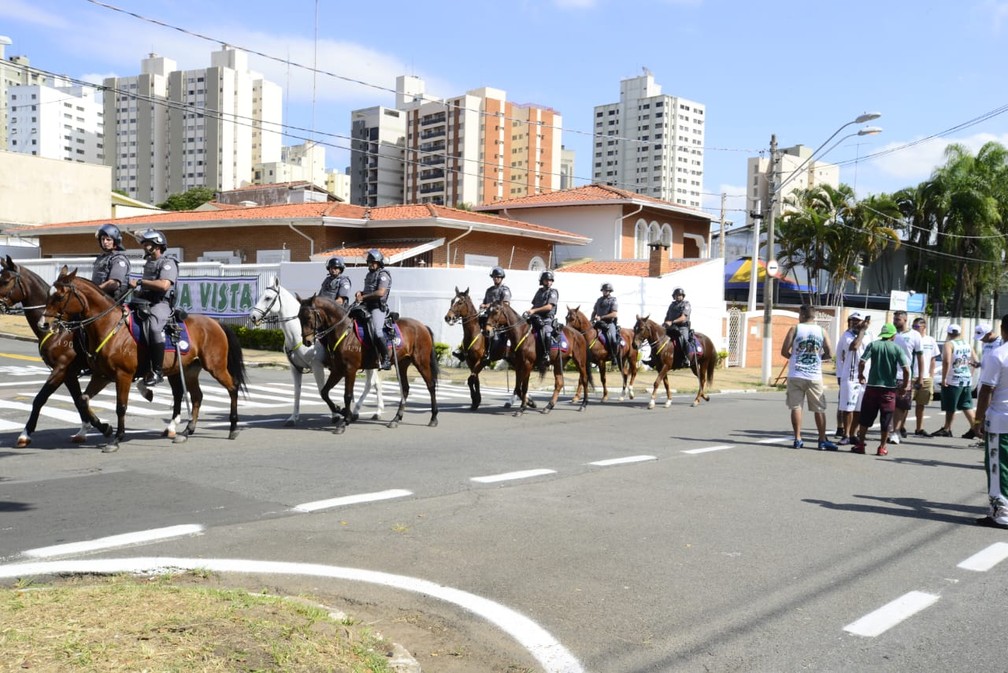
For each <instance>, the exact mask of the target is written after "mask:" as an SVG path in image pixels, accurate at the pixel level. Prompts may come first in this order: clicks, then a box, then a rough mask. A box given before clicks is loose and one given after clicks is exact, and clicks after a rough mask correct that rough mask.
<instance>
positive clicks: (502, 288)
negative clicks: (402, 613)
mask: <svg viewBox="0 0 1008 673" xmlns="http://www.w3.org/2000/svg"><path fill="white" fill-rule="evenodd" d="M495 274H500V278H503V277H504V270H503V269H501V268H500V267H495V268H494V270H493V272H492V273H491V274H490V275H491V277H492V276H494V275H495ZM505 302H507V303H510V302H511V288H509V287H508V286H507V285H505V284H504V283H503V282H502V283H500V284H499V285H498V284H496V283H494V284H493V285H491V286H490V287H488V288H487V291H486V292H485V293H484V294H483V303H482V304H480V307H481V308H485V307H487V306H490V305H491V304H503V303H505ZM486 321H487V319H486V316H485V315H484V314H483V312H482V311H481V312H480V317H479V324H480V327H481V328H484V327H486ZM499 339H500V337H499V336H498V335H497V333H496V332H494V333H493V334H491V335H490V341H489V342H488V343H487V345H486V348H485V349H483V362H484V364H489V363H490V351H491V350H494V349H495V348H496V347H497V342H498V340H499Z"/></svg>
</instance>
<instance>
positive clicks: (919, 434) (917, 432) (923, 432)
mask: <svg viewBox="0 0 1008 673" xmlns="http://www.w3.org/2000/svg"><path fill="white" fill-rule="evenodd" d="M930 436H931V435H929V434H928V433H927V430H924V429H920V430H914V437H930Z"/></svg>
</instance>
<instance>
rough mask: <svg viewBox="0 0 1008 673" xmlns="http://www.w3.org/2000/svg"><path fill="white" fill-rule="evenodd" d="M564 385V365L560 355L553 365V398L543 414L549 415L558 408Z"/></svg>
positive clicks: (544, 408)
mask: <svg viewBox="0 0 1008 673" xmlns="http://www.w3.org/2000/svg"><path fill="white" fill-rule="evenodd" d="M563 383H564V380H563V364H562V360H561V359H560V356H559V355H558V356H557V359H556V361H555V362H554V363H553V396H552V397H551V398H550V401H549V402H548V403H547V404H546V406H545V407H543V410H542V413H544V414H548V413H549V412H551V411H553V408H554V407H556V403H557V400H558V399H560V390H561V388H563Z"/></svg>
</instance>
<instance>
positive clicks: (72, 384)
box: [0, 255, 153, 448]
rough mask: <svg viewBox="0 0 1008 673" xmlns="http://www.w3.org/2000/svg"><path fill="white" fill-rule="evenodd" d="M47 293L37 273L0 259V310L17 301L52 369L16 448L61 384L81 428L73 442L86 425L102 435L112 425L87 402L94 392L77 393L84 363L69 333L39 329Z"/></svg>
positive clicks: (21, 445)
mask: <svg viewBox="0 0 1008 673" xmlns="http://www.w3.org/2000/svg"><path fill="white" fill-rule="evenodd" d="M48 296H49V283H47V282H45V281H44V280H42V278H41V277H39V275H38V274H36V273H34V272H33V271H31V270H30V269H27V268H24V267H19V266H18V265H17V264H16V263H15V262H14V260H13V259H11V257H10V255H8V256H7V259H6V260H0V312H3V313H11V312H13V309H14V307H15V306H16V305H17V304H21V310H22V311H23V312H24V316H25V319H26V320H27V321H28V326H29V327H31V329H32V332H34V333H35V338H36V339H38V342H39V355H40V356H41V357H42V361H43V362H44V363H45V364H46V365H47V366H48V367H49V368H50V369H51V370H52V371H51V372H50V373H49V377H48V378H47V379H46V380H45V383H43V384H42V387H41V388H40V389H39V391H38V393H36V395H35V399H34V400H32V409H31V413H30V414H29V416H28V422H27V423H25V428H24V430H22V431H21V435H20V436H19V437H18V439H17V446H18V448H25V447H27V446H29V445H31V435H32V433H33V432H35V428H36V426H37V425H38V419H39V414H40V413H41V411H42V407H43V406H45V403H46V402H48V401H49V398H50V397H51V396H52V394H53V393H54V392H56V390H57V389H58V388H59V387H60V386H61V385H64V386H66V389H67V391H68V392H69V393H70V397H71V399H73V403H74V407H76V408H77V412H78V413H79V414H80V418H81V428H80V430H79V431H78V432H77V434H75V435H73V436H72V437H71V438H70V441H72V442H73V443H75V444H80V443H82V442H83V441H84V439H85V437H86V436H87V427H88V426H89V425H91V426H93V427H94V428H95V429H96V430H98V431H99V432H101V433H102V434H103V435H105V436H106V437H108V436H109V435H111V434H112V426H110V425H109V424H108V423H103V422H102V421H101V420H99V419H98V418H97V417H96V416H95V415H94V413H92V411H91V409H90V407H89V406H88V403H87V400H88V399H89V398H90V396H92V395H94V393H93V392H92V393H89V395H88V397H84V396H83V395H82V394H81V387H80V380H79V377H80V374H81V371H83V370H84V368H85V367H86V360H85V359H84V357H83V356H82V355H80V354H78V353H77V351H76V349H75V348H74V343H73V342H74V339H73V333H72V332H70V331H68V330H65V329H58V330H56V331H54V332H43V331H42V330H41V328H39V325H38V321H39V318H41V317H42V309H43V308H45V304H46V299H47V298H48ZM98 382H99V383H97V384H96V388H97V390H100V389H101V388H104V387H105V386H106V385H108V383H109V382H108V380H107V379H102V378H100V377H98ZM92 383H95V377H92ZM99 386H100V387H99ZM95 392H97V391H95ZM152 396H153V395H152Z"/></svg>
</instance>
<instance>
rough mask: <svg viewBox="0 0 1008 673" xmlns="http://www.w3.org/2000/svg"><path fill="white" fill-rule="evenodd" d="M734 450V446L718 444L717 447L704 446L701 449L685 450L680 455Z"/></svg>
mask: <svg viewBox="0 0 1008 673" xmlns="http://www.w3.org/2000/svg"><path fill="white" fill-rule="evenodd" d="M731 448H734V444H718V445H717V446H705V447H704V448H702V449H687V450H686V451H683V452H682V453H710V452H711V451H724V450H725V449H731Z"/></svg>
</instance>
